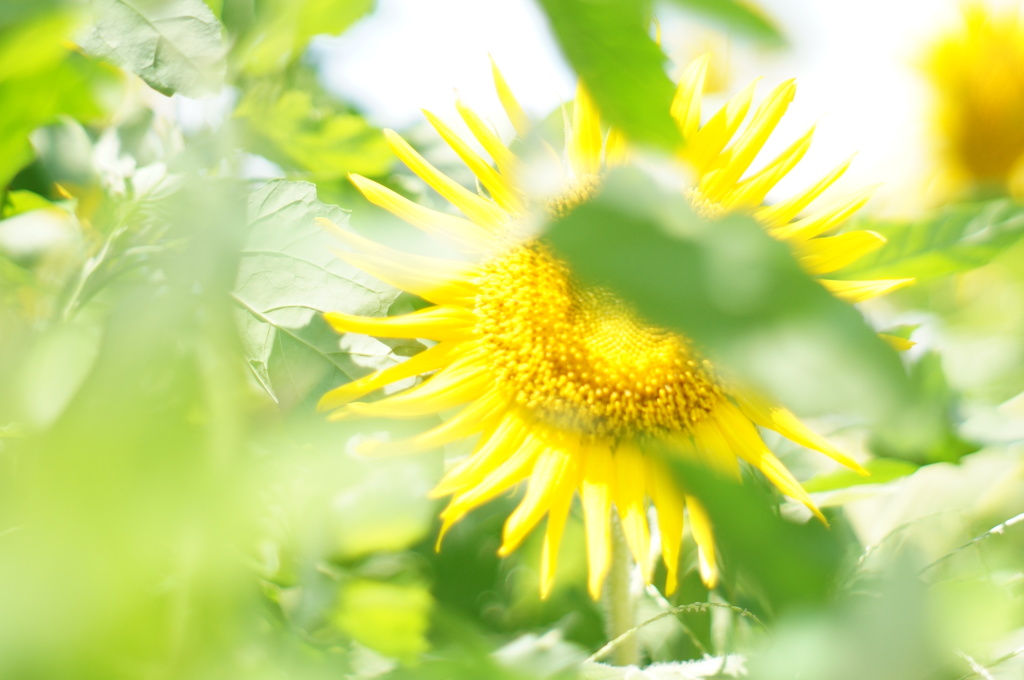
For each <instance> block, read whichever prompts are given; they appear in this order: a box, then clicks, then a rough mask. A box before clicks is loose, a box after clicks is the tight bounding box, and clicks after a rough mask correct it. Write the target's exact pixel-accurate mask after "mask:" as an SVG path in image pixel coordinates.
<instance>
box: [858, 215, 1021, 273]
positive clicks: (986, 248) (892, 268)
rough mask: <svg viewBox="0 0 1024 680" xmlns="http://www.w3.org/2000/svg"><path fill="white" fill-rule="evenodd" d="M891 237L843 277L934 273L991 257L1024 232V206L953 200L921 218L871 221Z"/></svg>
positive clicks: (972, 265) (964, 267)
mask: <svg viewBox="0 0 1024 680" xmlns="http://www.w3.org/2000/svg"><path fill="white" fill-rule="evenodd" d="M865 226H866V228H869V229H872V230H873V231H877V232H879V233H880V234H882V235H883V236H885V237H886V238H887V239H888V240H889V243H888V244H887V245H886V246H885V248H882V249H880V250H878V251H876V252H875V253H874V254H872V255H868V256H867V257H865V258H863V259H862V260H860V261H858V262H857V263H856V264H854V265H852V266H850V267H847V268H846V269H844V270H843V271H842V272H841V274H842V277H843V278H849V279H865V278H880V279H882V278H905V277H911V276H912V277H916V278H917V279H918V280H926V279H934V278H938V277H940V276H948V275H950V274H955V273H957V272H962V271H967V270H968V269H974V268H975V267H980V266H982V265H984V264H987V263H988V262H990V261H991V260H992V259H993V258H994V257H996V256H997V255H999V253H1001V252H1003V251H1004V250H1005V249H1006V248H1008V247H1009V246H1011V245H1013V244H1014V243H1016V242H1017V241H1018V240H1020V238H1021V237H1022V236H1024V207H1021V206H1020V205H1019V204H1018V203H1015V202H1014V201H1011V200H1006V199H1001V200H995V201H988V202H983V203H972V204H966V205H955V206H950V207H948V208H946V209H944V210H942V211H941V212H940V213H939V214H938V215H936V216H935V217H933V218H932V219H929V220H924V221H921V222H907V223H903V222H897V223H882V224H870V223H869V224H867V225H865Z"/></svg>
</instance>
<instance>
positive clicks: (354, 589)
mask: <svg viewBox="0 0 1024 680" xmlns="http://www.w3.org/2000/svg"><path fill="white" fill-rule="evenodd" d="M433 604H434V600H433V598H432V597H431V596H430V592H429V591H428V590H427V588H426V587H425V586H423V585H418V584H408V585H407V584H399V583H385V582H382V581H373V580H369V579H353V580H351V581H349V582H347V583H345V584H344V586H343V587H342V589H341V593H340V595H339V599H338V607H337V609H336V611H335V612H334V614H333V617H332V619H333V622H334V625H335V626H337V627H338V629H339V630H341V631H343V632H345V633H347V634H348V635H351V636H352V637H353V638H354V639H355V640H358V641H359V642H361V643H363V644H364V645H366V646H367V647H370V648H371V649H375V650H377V651H378V652H381V653H382V654H387V655H388V656H393V657H395V658H397V659H400V660H403V661H406V662H411V661H412V660H414V659H415V658H416V657H417V656H418V655H419V654H421V653H422V652H424V651H426V650H427V648H428V645H427V628H428V626H429V623H430V621H429V616H430V611H431V609H432V608H433Z"/></svg>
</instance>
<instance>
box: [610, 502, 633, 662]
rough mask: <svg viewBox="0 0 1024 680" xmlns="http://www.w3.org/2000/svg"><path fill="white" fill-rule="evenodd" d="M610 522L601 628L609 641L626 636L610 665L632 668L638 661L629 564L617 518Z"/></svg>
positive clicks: (627, 548)
mask: <svg viewBox="0 0 1024 680" xmlns="http://www.w3.org/2000/svg"><path fill="white" fill-rule="evenodd" d="M612 519H613V521H612V565H611V570H610V571H609V572H608V580H607V582H606V584H605V591H604V598H603V602H604V609H605V629H606V631H605V632H606V634H607V635H608V639H609V640H615V639H617V638H619V636H620V635H623V634H625V633H630V634H629V635H626V636H625V637H624V638H623V639H622V640H621V642H619V644H618V645H616V647H615V651H614V653H613V654H612V663H614V664H615V665H616V666H635V665H637V664H638V663H639V662H640V644H639V640H638V639H637V636H636V633H635V630H634V628H635V626H636V599H635V598H634V597H633V593H632V592H631V590H630V583H629V581H630V570H631V567H632V561H631V560H630V556H629V547H628V546H627V545H626V536H625V534H624V533H623V532H622V526H621V525H620V523H619V521H618V517H614V516H613V518H612Z"/></svg>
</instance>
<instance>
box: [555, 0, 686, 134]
mask: <svg viewBox="0 0 1024 680" xmlns="http://www.w3.org/2000/svg"><path fill="white" fill-rule="evenodd" d="M538 3H539V4H540V6H541V9H543V10H544V13H545V14H546V15H547V18H548V21H549V22H550V23H551V28H552V30H553V31H554V34H555V38H556V39H557V40H558V44H559V45H560V46H561V48H562V52H563V53H564V54H565V57H566V59H568V60H569V63H570V64H571V65H572V67H573V69H575V71H576V73H578V74H579V76H580V79H581V80H582V81H583V82H584V83H586V85H587V87H588V88H589V90H590V92H591V94H592V96H593V97H594V100H595V101H596V102H597V106H598V108H599V109H600V111H601V113H602V114H603V115H604V116H606V117H607V119H608V121H609V122H610V123H611V124H613V125H616V126H618V127H620V128H621V129H622V131H623V132H624V133H625V134H626V136H628V137H629V138H630V139H633V140H635V141H637V142H642V143H645V144H652V145H656V146H660V147H663V148H668V149H672V148H675V147H676V146H677V145H678V144H679V143H680V137H679V131H678V129H677V128H676V126H675V124H674V123H673V121H672V118H671V116H670V115H669V108H670V106H671V103H672V96H673V92H674V88H673V86H672V82H671V81H670V80H669V78H668V76H667V75H666V74H665V70H664V66H663V65H664V62H665V55H664V54H663V53H662V51H661V49H660V48H659V47H658V46H657V45H656V44H655V42H654V40H653V39H652V38H651V35H650V32H649V30H648V27H649V15H648V13H647V12H646V4H647V3H644V2H636V1H635V0H538Z"/></svg>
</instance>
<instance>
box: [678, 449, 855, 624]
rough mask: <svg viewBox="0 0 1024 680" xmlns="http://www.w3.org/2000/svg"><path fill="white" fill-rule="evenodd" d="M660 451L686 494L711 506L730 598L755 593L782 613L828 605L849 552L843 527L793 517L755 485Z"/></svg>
mask: <svg viewBox="0 0 1024 680" xmlns="http://www.w3.org/2000/svg"><path fill="white" fill-rule="evenodd" d="M658 455H659V456H661V457H662V458H663V460H665V462H666V463H668V465H669V469H670V470H672V472H673V474H674V475H675V479H676V482H677V483H678V484H679V486H680V488H681V489H682V490H683V491H684V493H686V494H687V495H690V496H693V497H694V498H696V499H698V500H699V501H700V502H701V503H702V504H703V505H704V506H705V508H707V510H708V513H709V515H710V517H711V525H712V529H713V531H714V535H715V543H716V545H717V546H718V549H719V552H720V554H721V565H722V572H723V573H722V579H721V582H722V583H723V587H724V588H726V589H727V590H729V591H731V594H730V596H729V601H731V602H737V595H736V592H737V591H742V592H746V593H750V594H753V595H756V596H757V597H759V598H760V599H761V601H762V603H763V604H764V607H765V610H766V611H767V612H768V613H771V614H777V613H779V612H781V611H783V610H786V609H789V608H793V607H805V606H808V605H814V604H822V603H824V602H825V601H826V600H828V598H830V597H831V596H832V595H833V594H834V591H835V588H836V585H837V583H838V577H839V572H840V567H841V566H842V556H843V546H842V544H841V540H842V538H841V536H840V534H839V533H838V532H835V531H829V529H828V528H827V527H826V526H825V525H824V524H822V523H821V522H819V521H818V520H816V519H813V518H812V519H811V520H810V521H808V522H806V523H805V524H796V523H793V522H789V521H787V520H785V519H783V518H782V517H780V516H779V514H778V513H777V512H776V511H775V508H774V507H773V504H772V503H770V502H769V501H768V498H767V497H766V496H764V495H762V494H761V493H759V492H758V491H757V490H756V489H754V488H752V486H751V485H749V484H746V485H745V484H740V483H739V482H737V481H734V480H731V479H726V478H724V477H720V476H718V475H716V474H714V473H713V472H712V471H711V470H710V469H709V468H707V467H705V466H703V465H701V464H699V463H695V462H694V461H692V460H684V459H682V458H681V457H680V456H678V455H677V454H676V453H675V452H674V451H672V450H668V449H664V450H662V451H660V452H659V453H658Z"/></svg>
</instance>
